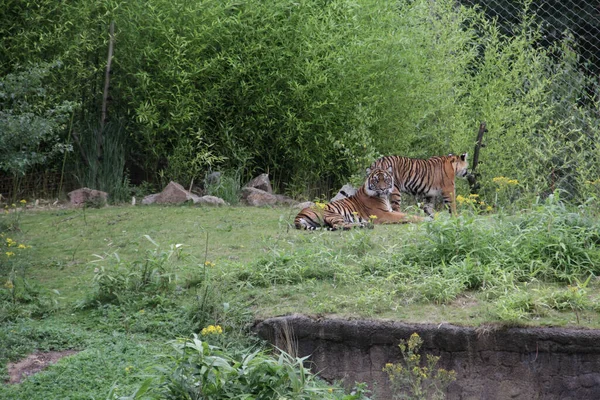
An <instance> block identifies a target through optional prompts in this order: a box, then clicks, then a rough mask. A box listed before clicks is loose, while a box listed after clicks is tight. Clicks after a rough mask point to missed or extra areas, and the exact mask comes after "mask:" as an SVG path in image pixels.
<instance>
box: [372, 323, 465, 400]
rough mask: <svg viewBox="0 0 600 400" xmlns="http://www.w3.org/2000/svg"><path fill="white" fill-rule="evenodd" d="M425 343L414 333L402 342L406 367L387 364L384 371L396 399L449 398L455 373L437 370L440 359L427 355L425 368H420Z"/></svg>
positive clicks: (401, 347)
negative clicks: (448, 392)
mask: <svg viewBox="0 0 600 400" xmlns="http://www.w3.org/2000/svg"><path fill="white" fill-rule="evenodd" d="M422 345H423V339H421V337H420V336H419V334H417V333H413V334H412V335H411V336H410V338H409V339H408V340H401V341H400V344H399V345H398V347H400V351H401V352H402V359H403V361H404V362H403V363H398V364H392V363H389V364H386V365H385V367H384V368H383V371H384V372H386V373H387V374H388V377H389V379H390V383H391V385H392V391H393V396H394V399H407V400H408V399H410V400H412V399H419V400H432V399H433V400H437V399H445V398H446V388H447V387H448V385H449V384H450V383H452V382H453V381H454V380H456V373H455V372H454V371H447V370H445V369H443V368H439V369H436V366H437V363H438V361H439V359H440V357H438V356H433V355H431V354H427V356H426V357H427V362H426V365H425V366H421V355H419V350H420V349H421V346H422Z"/></svg>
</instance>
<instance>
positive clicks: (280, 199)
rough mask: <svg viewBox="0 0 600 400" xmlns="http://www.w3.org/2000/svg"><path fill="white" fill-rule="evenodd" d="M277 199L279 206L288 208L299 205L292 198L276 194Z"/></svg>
mask: <svg viewBox="0 0 600 400" xmlns="http://www.w3.org/2000/svg"><path fill="white" fill-rule="evenodd" d="M275 198H276V200H277V204H285V205H287V206H294V205H296V204H298V202H297V201H296V200H294V199H292V198H291V197H288V196H284V195H282V194H276V195H275Z"/></svg>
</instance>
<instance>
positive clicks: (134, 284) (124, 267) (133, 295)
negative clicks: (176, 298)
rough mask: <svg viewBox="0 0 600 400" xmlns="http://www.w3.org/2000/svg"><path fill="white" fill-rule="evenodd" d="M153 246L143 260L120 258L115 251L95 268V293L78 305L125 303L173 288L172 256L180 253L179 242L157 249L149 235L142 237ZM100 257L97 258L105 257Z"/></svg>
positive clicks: (174, 274) (80, 306) (174, 272)
mask: <svg viewBox="0 0 600 400" xmlns="http://www.w3.org/2000/svg"><path fill="white" fill-rule="evenodd" d="M145 237H146V238H147V239H148V240H149V241H150V242H152V243H153V244H154V245H155V246H156V248H155V249H154V250H149V251H148V252H147V255H146V258H145V259H143V260H135V261H133V262H123V261H121V259H120V257H119V255H118V254H117V253H114V254H112V255H111V256H109V257H108V258H107V259H108V260H109V261H111V263H110V264H109V265H108V266H106V267H105V266H104V265H101V266H100V267H96V268H95V269H94V278H93V284H94V293H93V294H92V295H91V296H90V297H89V298H88V299H86V300H85V301H83V302H82V303H80V304H79V308H87V307H91V306H95V305H102V304H111V303H113V304H127V303H128V302H130V301H137V300H139V299H140V298H143V297H144V296H146V295H151V296H154V295H160V294H161V293H167V292H169V291H172V289H173V286H174V285H173V284H174V282H175V281H176V280H177V274H176V270H175V267H174V265H173V263H172V258H176V257H180V256H181V255H182V248H181V247H182V245H181V244H177V245H171V246H170V248H169V250H160V249H159V246H158V244H156V243H155V242H154V241H153V240H152V239H151V238H150V237H149V236H145ZM107 259H105V258H103V257H100V260H99V261H105V260H107Z"/></svg>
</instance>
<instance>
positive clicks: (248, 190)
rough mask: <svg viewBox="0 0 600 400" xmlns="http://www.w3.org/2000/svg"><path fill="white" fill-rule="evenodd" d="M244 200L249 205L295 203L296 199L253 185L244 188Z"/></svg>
mask: <svg viewBox="0 0 600 400" xmlns="http://www.w3.org/2000/svg"><path fill="white" fill-rule="evenodd" d="M242 202H243V203H245V204H247V205H249V206H255V207H260V206H274V205H282V204H283V205H289V206H291V205H295V204H296V203H297V201H296V200H294V199H292V198H291V197H287V196H284V195H281V194H273V193H268V192H266V191H264V190H260V189H257V188H253V187H247V186H244V187H243V188H242Z"/></svg>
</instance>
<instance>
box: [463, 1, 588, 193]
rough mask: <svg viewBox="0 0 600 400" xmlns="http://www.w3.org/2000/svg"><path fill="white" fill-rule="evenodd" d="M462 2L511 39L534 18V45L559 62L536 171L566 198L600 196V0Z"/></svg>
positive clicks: (549, 189)
mask: <svg viewBox="0 0 600 400" xmlns="http://www.w3.org/2000/svg"><path fill="white" fill-rule="evenodd" d="M459 1H460V3H461V4H462V5H464V6H468V7H476V8H478V9H480V10H481V11H483V12H484V13H485V15H486V17H487V18H488V19H489V20H491V21H495V23H496V24H497V26H498V27H499V30H500V32H501V33H502V34H503V35H505V36H506V37H509V38H510V37H517V36H519V35H520V34H521V35H522V30H521V29H522V28H523V26H524V25H525V23H524V21H525V20H529V21H533V23H531V24H529V25H528V26H527V29H532V28H534V29H533V30H536V29H537V31H536V32H535V33H536V34H537V36H536V39H535V40H534V43H535V46H537V47H538V48H540V49H544V50H547V51H548V53H549V54H550V55H551V57H554V59H555V61H556V63H555V64H554V65H551V66H550V67H549V69H552V72H551V73H550V74H549V75H548V76H550V77H551V78H550V79H552V80H555V82H554V88H553V89H551V91H552V90H553V91H554V95H553V97H552V98H551V100H550V101H549V102H548V104H547V108H551V107H552V108H553V109H554V110H553V111H551V112H549V113H548V114H547V118H548V119H547V123H546V124H545V125H544V124H539V125H538V126H537V127H536V128H535V129H533V130H534V131H536V130H539V131H540V132H541V131H545V132H544V133H535V134H537V135H539V136H542V135H546V136H547V137H546V138H545V139H543V140H540V141H538V145H539V148H535V149H532V152H531V153H532V154H534V153H537V154H538V155H539V154H541V153H543V152H545V154H544V155H543V156H541V157H539V158H538V159H535V160H530V161H531V163H532V164H533V163H537V162H540V161H541V163H540V164H542V165H540V167H539V168H538V172H540V174H539V175H545V176H544V177H542V179H544V180H546V182H547V185H546V190H545V191H543V192H545V193H551V192H553V191H554V190H556V189H562V190H563V191H564V192H565V194H566V196H567V197H573V198H575V197H576V198H578V199H579V200H580V201H581V200H585V199H587V198H588V197H589V196H595V197H598V196H600V168H598V163H599V162H600V150H599V149H598V148H597V146H596V143H597V142H598V139H599V134H600V133H599V132H600V109H599V104H600V90H599V88H600V85H599V83H600V79H599V75H600V2H598V1H592V0H459ZM568 53H570V55H568ZM567 64H568V65H569V67H565V66H566V65H567ZM561 69H562V71H560V70H561ZM551 85H552V84H551ZM569 91H570V93H567V92H569ZM553 123H554V125H553ZM540 128H541V129H540ZM544 128H547V129H544ZM546 145H547V146H548V147H547V148H544V146H546ZM534 158H535V157H534ZM542 158H545V160H540V159H542ZM543 164H545V165H543ZM541 186H543V185H541ZM538 193H539V192H538Z"/></svg>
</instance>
